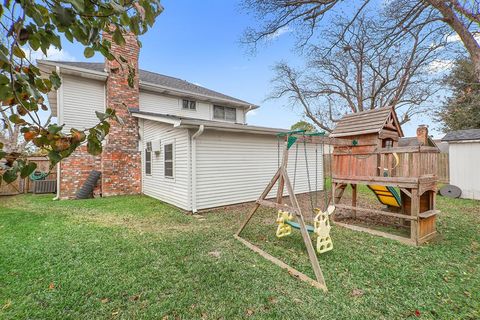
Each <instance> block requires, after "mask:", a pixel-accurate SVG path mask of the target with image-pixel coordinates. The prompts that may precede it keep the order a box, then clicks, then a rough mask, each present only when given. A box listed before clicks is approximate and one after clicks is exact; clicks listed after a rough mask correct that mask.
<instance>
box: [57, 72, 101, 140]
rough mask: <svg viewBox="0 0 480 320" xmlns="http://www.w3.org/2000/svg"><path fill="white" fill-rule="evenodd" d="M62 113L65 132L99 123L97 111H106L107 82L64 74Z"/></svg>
mask: <svg viewBox="0 0 480 320" xmlns="http://www.w3.org/2000/svg"><path fill="white" fill-rule="evenodd" d="M61 92H62V95H63V99H62V115H63V117H62V118H63V119H62V120H63V123H64V124H65V127H64V128H65V129H64V131H65V132H69V131H70V129H71V128H76V129H80V130H83V129H85V128H89V127H92V126H94V125H96V124H97V123H98V118H97V117H96V115H95V111H99V112H105V83H104V82H102V81H97V80H93V79H86V78H80V77H73V76H69V75H63V76H62V89H61Z"/></svg>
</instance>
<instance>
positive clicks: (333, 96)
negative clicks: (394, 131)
mask: <svg viewBox="0 0 480 320" xmlns="http://www.w3.org/2000/svg"><path fill="white" fill-rule="evenodd" d="M349 24H350V22H349V21H348V20H343V19H341V18H338V19H337V25H336V27H335V28H333V30H331V31H329V32H325V34H324V36H323V38H324V39H323V42H322V43H321V44H320V45H315V46H312V47H311V48H310V49H309V54H308V55H307V67H306V68H305V70H302V71H298V70H296V69H294V68H292V67H291V66H289V65H288V64H286V63H279V64H277V65H276V67H275V71H276V77H275V78H274V80H273V83H274V91H273V93H272V95H271V98H280V97H285V96H286V97H288V98H290V99H291V100H292V101H293V102H294V103H295V104H296V105H299V106H300V107H301V108H302V109H303V111H304V114H305V116H306V117H308V118H309V119H310V120H312V121H313V122H314V123H315V125H317V126H318V127H320V128H322V129H323V130H326V131H329V132H330V131H332V128H333V126H334V123H335V122H336V121H337V120H338V119H339V118H340V117H341V116H342V115H344V114H346V113H356V112H361V111H364V110H369V109H375V108H379V107H385V106H390V107H393V108H396V109H399V110H401V113H402V115H401V119H400V121H401V123H405V122H407V121H409V120H410V119H411V117H412V116H413V115H414V114H417V113H419V112H421V111H422V108H421V106H423V104H424V103H425V101H427V100H428V99H429V98H430V97H431V96H432V95H433V94H434V93H435V92H436V91H437V86H436V85H435V84H436V80H437V79H436V78H435V77H434V76H433V75H432V74H431V73H430V72H429V67H430V65H431V63H432V62H434V61H436V60H437V59H439V58H440V57H441V56H442V50H439V49H441V48H443V46H444V43H445V41H442V42H438V43H435V42H434V41H433V40H434V39H436V38H438V37H437V35H436V33H437V32H438V31H437V30H435V29H432V28H430V27H427V26H418V27H416V28H412V29H411V32H410V37H411V38H410V40H409V41H408V42H407V41H404V42H403V43H402V44H401V45H400V44H393V45H392V44H390V43H385V42H384V43H383V44H379V43H381V39H382V38H383V36H384V32H385V30H384V29H385V28H384V26H385V25H384V23H383V22H379V21H377V20H375V19H373V18H367V17H365V16H363V15H362V16H360V17H358V18H357V19H356V20H355V21H354V22H353V23H352V24H351V25H350V26H349V27H348V28H347V25H349Z"/></svg>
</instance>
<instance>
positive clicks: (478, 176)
mask: <svg viewBox="0 0 480 320" xmlns="http://www.w3.org/2000/svg"><path fill="white" fill-rule="evenodd" d="M442 141H446V142H448V146H449V154H450V155H449V158H450V160H449V161H450V164H449V166H450V184H452V185H455V186H457V187H459V188H460V189H461V190H462V195H461V197H462V198H465V199H476V200H480V169H479V165H480V129H468V130H458V131H452V132H449V133H447V135H445V137H444V138H443V139H442Z"/></svg>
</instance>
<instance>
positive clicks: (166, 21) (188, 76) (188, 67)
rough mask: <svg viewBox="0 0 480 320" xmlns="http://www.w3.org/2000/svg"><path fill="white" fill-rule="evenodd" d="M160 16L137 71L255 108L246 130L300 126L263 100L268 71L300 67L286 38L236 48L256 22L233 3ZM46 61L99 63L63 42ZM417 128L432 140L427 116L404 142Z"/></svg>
mask: <svg viewBox="0 0 480 320" xmlns="http://www.w3.org/2000/svg"><path fill="white" fill-rule="evenodd" d="M162 5H163V6H164V7H165V10H164V12H163V13H162V14H161V15H160V16H159V17H158V18H157V21H156V22H155V25H154V27H153V28H152V29H151V30H149V31H148V32H147V34H145V35H143V36H141V38H140V40H141V42H142V44H143V46H142V49H141V51H140V60H139V64H140V68H142V69H145V70H149V71H152V72H158V73H161V74H165V75H169V76H173V77H178V78H181V79H184V80H187V81H189V82H192V83H195V84H198V85H201V86H204V87H206V88H209V89H212V90H215V91H219V92H222V93H224V94H227V95H230V96H233V97H236V98H239V99H242V100H245V101H248V102H251V103H253V104H256V105H260V106H261V107H260V108H259V109H256V110H254V111H251V112H249V113H248V117H247V122H248V124H252V125H260V126H268V127H275V128H289V127H290V126H291V125H292V124H294V123H296V122H297V121H299V120H302V119H303V117H302V112H301V109H300V108H299V107H295V106H292V105H291V104H289V101H287V99H281V100H265V99H266V98H267V97H268V95H269V94H270V93H271V91H272V87H273V86H272V83H271V79H272V78H273V76H274V72H273V70H272V67H273V66H274V64H275V63H276V62H279V61H287V62H288V63H289V64H292V65H302V63H303V61H304V59H303V58H302V56H301V55H299V54H298V52H296V51H295V50H294V49H293V48H294V44H295V38H294V35H293V34H292V33H291V32H288V30H287V32H284V33H282V34H279V35H278V37H277V38H276V39H274V41H271V42H270V43H269V44H268V45H264V46H261V47H260V48H259V49H258V50H257V52H256V54H255V55H253V54H251V53H250V52H249V50H248V48H247V47H245V46H244V45H242V44H241V43H240V39H241V36H242V33H243V32H244V31H245V29H246V28H247V27H251V26H255V23H256V21H255V20H254V19H253V17H251V16H249V15H247V13H246V12H245V11H243V10H242V9H241V7H240V2H239V1H236V0H209V1H188V0H165V1H162ZM48 58H49V59H54V60H70V61H103V57H102V56H100V55H98V54H97V55H95V56H94V57H93V58H91V59H88V60H87V59H85V58H84V57H83V47H82V46H81V45H78V44H71V43H69V42H68V41H65V42H64V46H63V49H62V51H60V52H58V51H55V50H51V52H50V53H49V57H48ZM418 124H428V125H429V126H430V132H431V133H432V134H433V135H434V136H435V137H441V136H442V134H441V133H440V132H438V131H435V130H434V128H435V124H434V123H433V121H432V119H431V118H430V116H428V115H425V114H424V115H422V116H417V117H416V118H415V119H414V120H413V121H411V122H409V123H407V124H405V125H404V126H403V129H404V132H405V135H406V136H414V135H415V130H416V127H417V125H418Z"/></svg>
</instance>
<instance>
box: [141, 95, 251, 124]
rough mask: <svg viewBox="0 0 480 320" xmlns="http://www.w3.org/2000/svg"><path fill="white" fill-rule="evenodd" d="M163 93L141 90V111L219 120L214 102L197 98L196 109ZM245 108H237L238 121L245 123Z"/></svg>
mask: <svg viewBox="0 0 480 320" xmlns="http://www.w3.org/2000/svg"><path fill="white" fill-rule="evenodd" d="M184 99H187V100H191V99H188V98H177V97H172V96H166V95H162V94H160V93H154V92H147V91H140V111H143V112H152V113H158V114H169V115H174V116H178V117H189V118H195V119H202V120H217V121H218V119H215V118H214V114H213V104H211V103H207V102H202V101H198V100H195V109H194V110H192V109H190V108H188V109H186V108H184V107H183V100H184ZM244 111H245V109H243V108H236V115H235V116H236V121H235V122H236V123H245V113H244Z"/></svg>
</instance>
